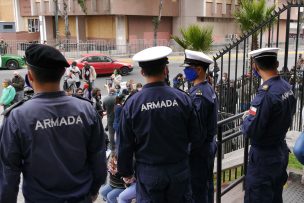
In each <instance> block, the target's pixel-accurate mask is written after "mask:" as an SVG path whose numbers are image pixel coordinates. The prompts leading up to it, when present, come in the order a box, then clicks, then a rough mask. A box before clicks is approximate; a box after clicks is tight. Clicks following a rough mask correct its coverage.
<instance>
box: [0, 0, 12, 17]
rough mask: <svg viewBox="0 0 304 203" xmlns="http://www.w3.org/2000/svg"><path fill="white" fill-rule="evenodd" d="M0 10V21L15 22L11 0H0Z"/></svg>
mask: <svg viewBox="0 0 304 203" xmlns="http://www.w3.org/2000/svg"><path fill="white" fill-rule="evenodd" d="M0 11H1V12H0V21H6V22H15V18H14V10H13V1H12V0H0Z"/></svg>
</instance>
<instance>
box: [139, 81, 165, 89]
mask: <svg viewBox="0 0 304 203" xmlns="http://www.w3.org/2000/svg"><path fill="white" fill-rule="evenodd" d="M160 86H166V84H165V82H152V83H148V84H145V85H144V86H143V89H146V88H150V87H160Z"/></svg>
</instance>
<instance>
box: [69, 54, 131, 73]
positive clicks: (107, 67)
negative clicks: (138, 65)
mask: <svg viewBox="0 0 304 203" xmlns="http://www.w3.org/2000/svg"><path fill="white" fill-rule="evenodd" d="M81 56H82V58H80V59H77V60H74V61H76V62H77V66H78V68H80V70H82V68H83V66H84V62H85V61H87V62H88V63H89V64H90V65H91V66H93V67H94V68H95V71H96V73H97V74H98V75H103V74H112V73H113V71H114V70H115V69H118V70H119V71H120V74H121V75H127V74H129V73H130V72H131V71H132V70H133V67H132V65H131V64H129V63H124V62H119V61H116V60H114V59H112V58H110V57H108V56H106V55H104V54H98V53H97V54H83V55H81ZM69 62H70V64H71V63H72V62H73V61H69Z"/></svg>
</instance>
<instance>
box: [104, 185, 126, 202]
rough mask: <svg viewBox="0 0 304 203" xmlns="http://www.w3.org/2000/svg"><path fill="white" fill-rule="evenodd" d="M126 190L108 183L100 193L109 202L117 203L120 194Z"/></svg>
mask: <svg viewBox="0 0 304 203" xmlns="http://www.w3.org/2000/svg"><path fill="white" fill-rule="evenodd" d="M124 190H125V189H120V188H114V187H112V186H111V185H108V184H107V185H105V186H103V187H102V188H101V189H100V191H99V193H100V195H101V196H102V197H103V199H104V200H106V201H107V202H108V203H117V197H118V195H119V194H120V193H121V192H122V191H124Z"/></svg>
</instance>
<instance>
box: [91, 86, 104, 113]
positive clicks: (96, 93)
mask: <svg viewBox="0 0 304 203" xmlns="http://www.w3.org/2000/svg"><path fill="white" fill-rule="evenodd" d="M92 101H93V106H94V107H95V109H96V111H97V112H98V114H99V116H100V117H101V119H102V118H103V112H104V110H103V108H102V101H101V90H100V89H99V88H97V87H95V88H94V89H93V92H92Z"/></svg>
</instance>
